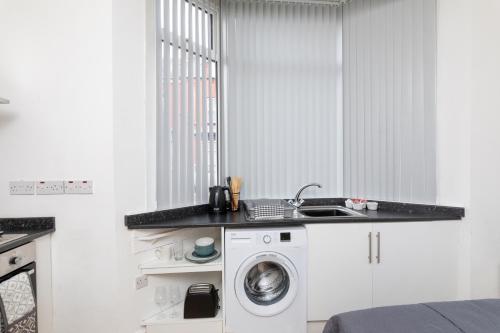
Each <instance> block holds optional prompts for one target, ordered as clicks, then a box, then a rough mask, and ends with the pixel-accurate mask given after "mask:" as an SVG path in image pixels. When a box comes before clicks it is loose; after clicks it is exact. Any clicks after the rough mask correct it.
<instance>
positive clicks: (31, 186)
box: [9, 180, 35, 195]
mask: <svg viewBox="0 0 500 333" xmlns="http://www.w3.org/2000/svg"><path fill="white" fill-rule="evenodd" d="M9 193H10V195H35V182H33V181H24V180H20V181H12V182H9Z"/></svg>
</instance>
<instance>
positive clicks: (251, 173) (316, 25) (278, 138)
mask: <svg viewBox="0 0 500 333" xmlns="http://www.w3.org/2000/svg"><path fill="white" fill-rule="evenodd" d="M223 10H224V15H223V17H224V21H225V36H226V38H224V39H225V44H224V45H223V46H224V48H225V52H224V53H225V64H224V65H225V69H224V72H225V75H224V78H225V83H224V87H225V88H224V94H225V105H224V119H225V126H224V130H225V134H226V135H225V138H224V144H225V145H226V147H225V151H226V154H227V156H226V158H225V162H226V165H225V169H226V170H225V173H226V174H229V175H238V176H242V177H243V182H244V183H243V187H242V191H241V197H242V198H257V197H282V198H287V197H291V196H293V195H294V194H295V192H296V191H297V190H298V188H299V187H300V186H301V185H303V184H305V183H308V182H313V181H314V182H319V183H321V184H322V185H323V189H321V190H312V189H311V190H310V191H311V192H312V193H308V195H318V196H335V195H338V194H341V191H342V189H341V181H339V179H338V173H339V169H341V167H342V164H341V158H339V155H340V157H341V156H342V143H341V140H340V139H339V138H341V137H342V134H341V124H342V120H341V117H342V114H341V110H342V81H341V80H342V70H341V68H342V51H341V24H342V21H341V10H340V9H339V8H337V7H335V6H331V5H314V4H300V3H290V2H288V3H287V2H269V1H250V0H226V1H223ZM339 164H340V165H339ZM313 191H317V192H316V193H314V192H313Z"/></svg>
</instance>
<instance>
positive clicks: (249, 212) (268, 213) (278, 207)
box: [244, 199, 295, 221]
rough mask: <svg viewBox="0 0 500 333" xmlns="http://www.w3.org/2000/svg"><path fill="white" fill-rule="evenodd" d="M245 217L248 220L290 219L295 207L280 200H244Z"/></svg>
mask: <svg viewBox="0 0 500 333" xmlns="http://www.w3.org/2000/svg"><path fill="white" fill-rule="evenodd" d="M244 205H245V212H246V217H247V219H249V220H255V221H258V220H279V219H284V218H291V217H292V216H293V212H294V210H295V207H294V206H292V205H290V204H289V203H288V202H287V201H286V200H282V199H258V200H245V201H244Z"/></svg>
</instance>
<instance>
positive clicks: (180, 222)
mask: <svg viewBox="0 0 500 333" xmlns="http://www.w3.org/2000/svg"><path fill="white" fill-rule="evenodd" d="M343 203H344V199H343V198H332V199H309V200H306V201H305V203H304V205H306V206H314V205H339V206H344V204H343ZM360 213H362V214H364V215H366V216H363V217H336V218H332V219H324V220H321V221H318V220H316V221H314V220H310V219H281V220H259V221H248V220H247V219H246V218H245V212H244V209H243V208H242V209H240V210H239V211H238V212H235V213H233V212H229V213H226V214H214V213H210V212H209V207H208V205H199V206H193V207H184V208H177V209H170V210H163V211H156V212H151V213H142V214H135V215H127V216H125V225H126V226H127V227H128V228H129V229H160V228H200V227H228V228H240V227H262V226H266V227H268V226H273V227H275V226H294V225H303V224H325V223H377V222H418V221H451V220H461V219H462V218H463V217H464V216H465V210H464V208H460V207H448V206H436V205H419V204H408V203H398V202H387V201H379V210H378V211H368V210H364V211H360Z"/></svg>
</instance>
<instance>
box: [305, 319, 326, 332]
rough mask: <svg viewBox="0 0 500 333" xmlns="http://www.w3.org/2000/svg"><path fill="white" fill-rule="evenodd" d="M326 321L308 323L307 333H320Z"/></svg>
mask: <svg viewBox="0 0 500 333" xmlns="http://www.w3.org/2000/svg"><path fill="white" fill-rule="evenodd" d="M325 324H326V321H308V322H307V333H322V332H323V328H324V327H325Z"/></svg>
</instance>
